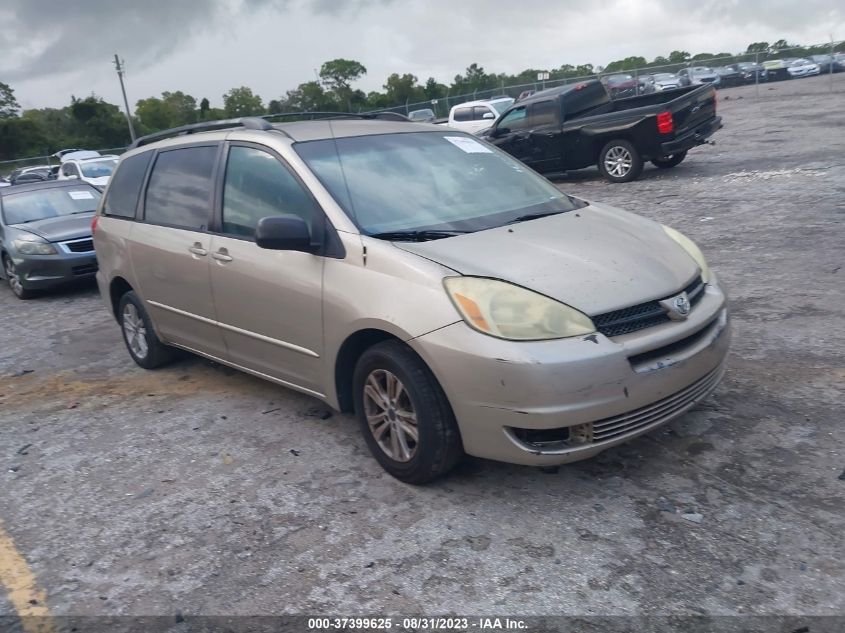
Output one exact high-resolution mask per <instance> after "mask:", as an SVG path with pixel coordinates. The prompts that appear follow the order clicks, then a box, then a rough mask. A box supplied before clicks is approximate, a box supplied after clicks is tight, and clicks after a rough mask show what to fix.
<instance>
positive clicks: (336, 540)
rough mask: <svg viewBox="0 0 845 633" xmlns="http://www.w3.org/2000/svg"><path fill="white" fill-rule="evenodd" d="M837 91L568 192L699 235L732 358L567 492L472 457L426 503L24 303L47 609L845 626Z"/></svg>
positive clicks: (354, 458) (575, 471) (98, 327)
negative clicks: (635, 175) (722, 289)
mask: <svg viewBox="0 0 845 633" xmlns="http://www.w3.org/2000/svg"><path fill="white" fill-rule="evenodd" d="M834 79H835V80H836V81H835V83H834V85H833V92H832V93H829V92H828V89H829V86H830V84H829V79H828V78H827V77H819V78H814V79H804V80H796V81H791V82H783V83H779V84H775V85H773V86H770V87H761V89H760V98H759V99H755V98H754V87H753V86H752V87H746V88H740V89H733V90H726V91H722V92H720V101H719V113H720V114H721V115H722V116H723V117H724V121H725V128H724V129H723V130H722V131H720V132H719V133H717V135H716V136H715V138H716V140H717V143H718V144H717V145H716V146H715V147H702V148H699V149H696V150H694V151H692V152H691V153H690V156H689V157H688V159H687V160H686V162H684V163H683V164H681V165H680V166H678V167H677V168H675V169H673V170H669V171H662V170H657V169H653V168H648V169H647V170H646V172H645V174H644V176H643V178H642V179H641V180H640V181H638V182H635V183H631V184H627V185H610V184H606V183H604V182H603V181H602V180H600V179H599V176H598V173H597V171H595V170H587V171H584V172H579V173H575V174H572V175H571V176H569V177H567V178H563V179H561V180H559V181H558V184H559V186H560V187H561V188H562V189H564V190H566V191H569V192H571V193H573V194H575V195H579V196H583V197H586V198H590V199H595V200H600V201H603V202H608V203H611V204H615V205H617V206H619V207H624V208H626V209H629V210H631V211H635V212H638V213H641V214H643V215H645V216H648V217H651V218H654V219H656V220H659V221H661V222H665V223H667V224H670V225H672V226H675V227H677V228H679V229H680V230H682V231H684V232H686V233H687V234H688V235H690V236H691V237H692V238H693V239H695V240H697V241H698V243H699V244H700V245H701V246H702V248H703V250H704V251H705V253H706V254H707V256H708V258H709V260H710V262H711V265H712V266H713V267H714V268H715V269H716V270H718V271H719V274H720V275H721V277H722V279H723V280H724V281H725V282H726V284H727V286H728V288H729V292H730V294H731V298H732V310H733V319H734V344H733V349H732V353H731V356H730V360H729V369H728V373H727V376H726V378H725V380H724V382H723V384H722V385H721V386H720V387H719V389H718V390H717V391H716V392H715V394H714V395H713V396H711V397H710V398H709V399H708V400H706V401H705V402H704V403H703V404H701V405H700V406H698V407H697V408H696V409H694V410H693V411H691V412H690V413H688V414H687V415H685V416H683V417H682V418H681V419H679V420H678V421H676V422H675V423H673V424H672V425H670V426H668V427H665V428H663V429H661V430H659V431H657V432H654V433H652V434H650V435H647V436H645V437H642V438H641V439H638V440H636V441H634V442H632V443H630V444H628V445H624V446H622V447H618V448H616V449H613V450H610V451H607V452H606V453H604V454H602V455H601V456H599V457H598V458H595V459H593V460H590V461H587V462H582V463H578V464H573V465H569V466H565V467H562V468H560V470H559V471H558V472H556V473H547V472H541V471H539V470H536V469H532V468H524V467H517V466H509V465H504V464H498V463H493V462H486V461H482V460H477V459H468V460H467V461H466V463H464V464H463V465H462V466H461V467H460V468H459V470H458V471H457V472H456V473H455V474H454V475H453V476H451V477H449V478H447V479H445V480H442V481H440V482H438V483H435V484H434V485H430V486H428V487H424V488H417V487H409V486H405V485H403V484H400V483H398V482H396V481H394V480H393V479H391V478H390V477H389V476H387V475H386V474H384V473H383V472H382V470H381V469H380V468H379V467H378V465H377V464H376V463H375V461H374V460H372V459H371V458H370V457H369V455H368V453H367V450H366V446H365V444H364V441H363V439H362V438H361V437H360V435H359V431H358V429H357V427H356V425H355V424H354V423H353V420H352V419H351V418H350V417H348V416H344V415H339V414H334V415H332V416H331V417H329V418H327V419H323V412H324V408H323V407H322V406H321V405H320V404H319V403H318V402H317V401H315V400H312V399H310V398H308V397H306V396H302V395H299V394H296V393H293V392H290V391H286V390H284V389H281V388H278V387H276V386H274V385H272V384H269V383H265V382H262V381H260V380H258V379H255V378H252V377H250V376H247V375H244V374H241V373H238V372H235V371H231V370H228V369H225V368H222V367H219V366H215V365H212V364H210V363H208V362H206V361H203V360H200V359H196V358H188V359H186V360H183V361H180V362H179V363H178V364H176V365H174V366H171V367H168V368H166V369H163V370H160V371H156V372H145V371H144V370H141V369H140V368H137V367H136V366H135V365H134V364H133V363H132V362H131V361H130V359H129V356H128V355H127V353H126V351H125V350H124V348H123V344H122V342H121V340H120V337H119V333H118V329H117V327H116V325H115V323H114V322H113V321H112V319H111V318H110V316H109V315H108V314H107V312H106V310H105V308H104V307H103V306H102V304H101V302H100V299H99V296H98V295H97V293H96V290H95V289H94V288H93V287H90V286H85V287H81V288H76V289H70V290H67V291H61V292H54V293H51V294H49V295H45V296H43V297H41V298H39V299H37V300H34V301H28V302H22V301H18V300H16V299H15V298H14V297H13V296H12V294H11V292H9V291H8V289H7V288H6V287H5V286H4V287H3V288H2V289H0V309H1V310H2V321H3V327H2V329H0V394H2V395H0V520H2V522H3V524H4V526H5V530H6V532H7V533H8V534H9V535H10V536H11V537H12V538H13V539H14V541H15V543H16V544H17V547H18V549H19V550H20V551H21V552H22V553H23V555H24V556H25V557H26V558H27V560H28V562H29V564H30V566H31V568H32V569H33V571H34V572H35V574H36V577H37V579H38V582H39V584H40V586H41V587H42V588H44V589H45V590H46V592H47V597H48V598H47V601H48V605H49V607H50V608H51V610H52V612H53V613H54V614H57V615H62V614H78V615H105V614H111V615H117V614H123V615H126V614H136V615H138V614H146V615H151V614H157V615H173V614H175V613H177V612H182V613H185V614H230V615H232V614H243V615H247V614H283V613H312V614H315V613H316V614H320V613H332V614H338V613H339V614H350V613H358V614H379V613H427V614H440V613H446V612H454V613H475V614H479V613H480V614H486V613H500V614H514V615H518V614H522V615H529V614H569V615H590V614H602V615H612V614H641V615H655V614H662V615H667V614H687V615H696V614H709V615H746V614H757V615H771V614H780V615H836V614H839V615H843V614H845V556H843V553H845V547H843V545H845V543H843V534H844V533H845V531H844V530H843V528H844V527H845V516H844V515H845V513H843V508H845V502H843V496H845V474H843V469H845V449H843V446H845V427H843V425H842V419H843V417H842V409H843V404H845V397H843V384H845V270H843V266H845V249H843V246H845V239H843V220H844V219H845V158H844V157H845V74H843V75H837V76H835V77H834ZM29 370H31V373H26V374H25V375H20V374H21V373H22V372H23V371H29ZM24 447H26V448H24ZM691 519H695V520H691ZM3 613H6V614H9V613H11V605H10V603H9V602H7V601H6V598H4V597H3V596H2V591H0V614H3ZM814 631H815V629H814Z"/></svg>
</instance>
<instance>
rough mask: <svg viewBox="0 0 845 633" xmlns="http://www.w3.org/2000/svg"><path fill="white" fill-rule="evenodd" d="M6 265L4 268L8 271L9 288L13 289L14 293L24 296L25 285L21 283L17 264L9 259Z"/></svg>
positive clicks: (6, 260)
mask: <svg viewBox="0 0 845 633" xmlns="http://www.w3.org/2000/svg"><path fill="white" fill-rule="evenodd" d="M4 264H5V266H4V268H5V269H6V279H8V280H9V287H10V288H11V289H12V292H14V293H15V294H16V295H18V296H20V295H21V294H23V284H22V283H21V278H20V276H19V275H18V270H17V268H15V263H14V262H13V261H12V260H11V259H9V258H8V257H7V258H6V259H5V262H4Z"/></svg>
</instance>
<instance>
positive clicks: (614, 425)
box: [409, 284, 730, 466]
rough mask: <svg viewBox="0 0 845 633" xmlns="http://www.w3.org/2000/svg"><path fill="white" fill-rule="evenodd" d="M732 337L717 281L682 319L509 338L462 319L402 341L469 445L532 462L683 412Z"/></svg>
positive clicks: (718, 374)
mask: <svg viewBox="0 0 845 633" xmlns="http://www.w3.org/2000/svg"><path fill="white" fill-rule="evenodd" d="M729 342H730V325H729V318H728V313H727V306H726V298H725V295H724V293H723V292H722V290H721V289H720V288H719V286H718V284H711V285H708V286H707V289H706V291H705V295H704V297H703V298H702V300H701V301H700V302H699V303H698V304H697V305H696V307H695V308H694V309H693V311H692V312H691V313H690V316H689V318H688V319H687V320H686V321H683V322H671V323H666V324H664V325H659V326H655V327H652V328H649V329H646V330H641V331H639V332H635V333H632V334H628V335H625V336H618V337H614V338H613V339H610V338H607V337H605V336H603V335H602V334H596V335H594V336H590V337H575V338H571V339H561V340H556V341H539V342H520V343H516V342H509V341H502V340H499V339H495V338H492V337H489V336H485V335H483V334H480V333H478V332H476V331H475V330H472V329H471V328H469V327H468V326H467V325H465V324H464V323H462V322H461V323H455V324H453V325H450V326H447V327H445V328H442V329H440V330H436V331H435V332H431V333H429V334H426V335H424V336H422V337H419V338H417V339H414V340H412V341H409V343H410V344H411V345H412V347H414V349H415V350H416V351H417V352H418V353H419V354H420V355H421V356H422V357H423V359H424V360H425V361H426V362H427V363H428V365H429V367H431V369H432V371H433V372H434V374H435V375H436V376H437V378H438V380H439V381H440V384H441V385H442V387H443V389H444V391H445V392H446V395H447V396H448V397H449V401H450V403H451V405H452V408H453V410H454V413H455V417H456V419H457V422H458V426H459V428H460V431H461V437H462V439H463V444H464V449H465V450H466V452H467V453H469V454H471V455H475V456H478V457H484V458H488V459H494V460H498V461H503V462H510V463H516V464H526V465H535V466H544V465H557V464H564V463H567V462H573V461H578V460H581V459H586V458H589V457H592V456H593V455H596V454H597V453H600V452H601V451H603V450H605V449H607V448H610V447H611V446H615V445H616V444H620V443H622V442H625V441H628V440H630V439H632V438H634V437H637V436H639V435H641V434H643V433H647V432H648V431H651V430H652V429H654V428H656V427H658V426H660V425H662V424H665V423H666V422H668V421H669V420H672V419H674V418H675V417H677V416H678V415H680V414H682V413H683V412H684V411H686V410H687V409H689V408H690V407H692V406H694V405H695V404H696V403H697V402H699V401H700V400H701V399H703V398H704V397H706V396H707V395H708V394H709V393H710V392H711V391H712V390H713V389H715V387H716V385H718V383H719V381H720V380H721V378H722V374H723V372H724V359H725V356H726V355H727V352H728V347H729ZM536 431H543V432H544V435H543V436H542V437H543V440H542V441H534V440H533V439H531V438H534V437H538V435H537V434H536ZM556 434H557V435H556ZM550 437H557V438H559V439H554V440H549V438H550ZM526 438H527V439H526Z"/></svg>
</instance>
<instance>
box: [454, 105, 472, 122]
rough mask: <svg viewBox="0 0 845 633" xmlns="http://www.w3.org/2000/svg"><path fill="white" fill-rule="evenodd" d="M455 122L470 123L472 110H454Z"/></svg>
mask: <svg viewBox="0 0 845 633" xmlns="http://www.w3.org/2000/svg"><path fill="white" fill-rule="evenodd" d="M455 121H472V108H458V109H457V110H455Z"/></svg>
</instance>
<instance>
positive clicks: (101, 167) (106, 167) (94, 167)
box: [79, 158, 117, 178]
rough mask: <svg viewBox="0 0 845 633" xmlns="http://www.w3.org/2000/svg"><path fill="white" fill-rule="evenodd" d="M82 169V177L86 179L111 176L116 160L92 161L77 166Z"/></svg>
mask: <svg viewBox="0 0 845 633" xmlns="http://www.w3.org/2000/svg"><path fill="white" fill-rule="evenodd" d="M79 166H80V167H82V175H83V176H85V177H86V178H103V177H105V176H111V173H112V172H113V171H114V168H115V167H116V166H117V159H114V158H109V159H107V160H92V161H90V162H88V161H86V162H84V163H80V164H79Z"/></svg>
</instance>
